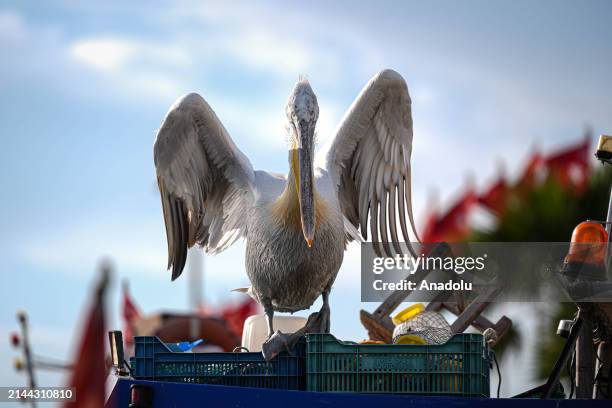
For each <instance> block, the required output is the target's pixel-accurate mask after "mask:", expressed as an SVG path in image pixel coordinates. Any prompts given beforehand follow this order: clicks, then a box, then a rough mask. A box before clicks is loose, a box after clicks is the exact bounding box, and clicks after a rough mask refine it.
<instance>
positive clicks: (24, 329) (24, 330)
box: [17, 311, 36, 407]
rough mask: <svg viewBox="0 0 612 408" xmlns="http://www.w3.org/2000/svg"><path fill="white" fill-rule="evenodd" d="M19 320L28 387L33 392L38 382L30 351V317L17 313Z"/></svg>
mask: <svg viewBox="0 0 612 408" xmlns="http://www.w3.org/2000/svg"><path fill="white" fill-rule="evenodd" d="M17 320H18V321H19V324H20V325H21V337H22V338H23V358H24V360H25V365H26V373H27V375H28V386H29V387H30V389H31V390H34V389H35V388H36V380H35V378H34V364H33V361H32V351H31V349H30V339H29V337H28V316H27V315H26V313H25V312H23V311H22V312H18V313H17ZM30 403H31V405H32V406H33V407H35V406H36V402H35V401H34V400H30Z"/></svg>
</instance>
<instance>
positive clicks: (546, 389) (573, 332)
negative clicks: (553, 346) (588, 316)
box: [540, 316, 583, 399]
mask: <svg viewBox="0 0 612 408" xmlns="http://www.w3.org/2000/svg"><path fill="white" fill-rule="evenodd" d="M582 324H583V320H582V318H581V317H580V316H578V317H577V318H576V320H574V324H573V325H572V328H571V329H570V334H569V336H568V337H567V341H566V342H565V346H563V350H562V351H561V354H560V355H559V358H558V359H557V362H556V363H555V366H554V368H553V370H552V372H551V373H550V376H549V377H548V380H547V381H546V384H544V386H543V388H542V394H541V397H540V398H542V399H547V398H550V397H551V395H552V393H553V390H554V389H555V387H556V386H557V384H558V383H559V378H561V374H562V373H563V369H564V368H565V366H566V365H567V362H568V361H569V358H570V356H571V355H572V350H573V349H574V347H575V346H576V339H577V338H578V336H579V334H580V333H581V332H582V330H581V329H582Z"/></svg>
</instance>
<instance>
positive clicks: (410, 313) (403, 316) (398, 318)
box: [391, 303, 425, 344]
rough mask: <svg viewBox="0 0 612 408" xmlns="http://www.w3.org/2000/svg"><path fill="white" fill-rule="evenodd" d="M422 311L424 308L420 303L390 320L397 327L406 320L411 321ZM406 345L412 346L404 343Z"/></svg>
mask: <svg viewBox="0 0 612 408" xmlns="http://www.w3.org/2000/svg"><path fill="white" fill-rule="evenodd" d="M423 310H425V306H423V304H422V303H416V304H414V305H412V306H409V307H407V308H406V309H404V310H402V311H401V312H399V313H398V314H396V315H395V316H393V317H392V318H391V320H393V324H394V325H396V326H397V325H398V324H400V323H402V322H405V321H406V320H408V319H412V318H413V317H414V316H416V315H418V314H419V313H421V312H422V311H423ZM406 344H413V343H406Z"/></svg>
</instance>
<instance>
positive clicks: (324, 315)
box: [319, 289, 331, 333]
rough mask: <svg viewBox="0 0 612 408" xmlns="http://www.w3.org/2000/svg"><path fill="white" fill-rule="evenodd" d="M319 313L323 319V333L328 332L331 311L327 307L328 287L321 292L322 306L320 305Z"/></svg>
mask: <svg viewBox="0 0 612 408" xmlns="http://www.w3.org/2000/svg"><path fill="white" fill-rule="evenodd" d="M319 313H320V314H321V320H322V321H323V323H322V325H321V327H322V329H323V333H329V332H330V329H331V319H330V316H331V313H330V309H329V289H326V290H325V291H324V292H323V306H321V310H320V311H319Z"/></svg>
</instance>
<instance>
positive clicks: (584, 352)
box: [576, 305, 595, 399]
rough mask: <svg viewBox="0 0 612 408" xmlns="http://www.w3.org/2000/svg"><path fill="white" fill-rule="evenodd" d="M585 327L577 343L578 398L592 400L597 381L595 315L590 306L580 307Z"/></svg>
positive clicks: (579, 314)
mask: <svg viewBox="0 0 612 408" xmlns="http://www.w3.org/2000/svg"><path fill="white" fill-rule="evenodd" d="M578 308H579V312H578V316H580V318H582V320H583V325H582V330H580V335H579V336H578V342H577V343H576V398H586V399H588V398H591V397H592V396H593V383H594V381H595V348H594V346H593V313H592V311H591V307H590V305H580V306H578Z"/></svg>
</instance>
